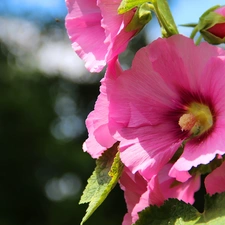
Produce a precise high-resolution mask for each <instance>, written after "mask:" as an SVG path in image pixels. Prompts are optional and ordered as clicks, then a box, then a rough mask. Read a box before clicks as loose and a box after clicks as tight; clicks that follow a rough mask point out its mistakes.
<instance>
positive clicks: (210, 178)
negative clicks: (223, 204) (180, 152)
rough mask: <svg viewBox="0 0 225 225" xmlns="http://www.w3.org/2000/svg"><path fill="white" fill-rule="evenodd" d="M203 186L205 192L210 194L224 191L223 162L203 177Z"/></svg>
mask: <svg viewBox="0 0 225 225" xmlns="http://www.w3.org/2000/svg"><path fill="white" fill-rule="evenodd" d="M205 188H206V192H207V193H209V194H210V195H213V194H215V193H222V192H224V191H225V162H223V163H222V165H221V166H219V167H217V168H216V169H215V170H213V171H212V172H211V173H210V174H209V175H207V177H206V178H205Z"/></svg>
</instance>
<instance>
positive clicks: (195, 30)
mask: <svg viewBox="0 0 225 225" xmlns="http://www.w3.org/2000/svg"><path fill="white" fill-rule="evenodd" d="M197 32H198V25H197V26H195V28H194V29H193V31H192V32H191V35H190V38H191V39H194V37H195V35H196V34H197Z"/></svg>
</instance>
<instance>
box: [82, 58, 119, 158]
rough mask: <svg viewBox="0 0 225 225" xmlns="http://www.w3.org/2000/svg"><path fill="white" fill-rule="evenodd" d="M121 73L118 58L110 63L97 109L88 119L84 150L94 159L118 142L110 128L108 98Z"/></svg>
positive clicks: (102, 84) (103, 80) (101, 88)
mask: <svg viewBox="0 0 225 225" xmlns="http://www.w3.org/2000/svg"><path fill="white" fill-rule="evenodd" d="M121 72H122V69H121V68H120V66H119V64H118V62H117V58H114V59H113V60H112V61H111V62H109V66H108V68H107V71H106V74H105V77H104V78H103V79H102V80H101V87H100V92H101V93H100V95H99V96H98V99H97V101H96V103H95V108H94V110H93V111H92V112H91V113H90V114H89V115H88V118H87V119H86V127H87V129H88V135H89V136H88V139H87V140H86V141H85V142H84V144H83V149H84V151H86V152H88V153H89V154H90V155H91V156H92V157H93V158H99V156H101V154H102V153H103V152H104V151H105V150H106V149H108V148H110V147H112V145H113V144H114V143H115V142H116V140H115V139H114V138H113V137H112V135H111V134H110V132H109V128H108V114H109V112H108V110H109V109H108V108H109V100H108V97H109V95H110V91H111V88H110V87H111V86H112V84H113V83H114V82H115V80H116V78H117V77H118V76H119V75H120V73H121Z"/></svg>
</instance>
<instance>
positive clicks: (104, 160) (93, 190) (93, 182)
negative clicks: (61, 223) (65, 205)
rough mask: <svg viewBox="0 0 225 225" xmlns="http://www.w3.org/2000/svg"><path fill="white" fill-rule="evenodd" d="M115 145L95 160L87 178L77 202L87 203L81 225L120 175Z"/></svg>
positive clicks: (119, 162) (119, 163)
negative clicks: (92, 169)
mask: <svg viewBox="0 0 225 225" xmlns="http://www.w3.org/2000/svg"><path fill="white" fill-rule="evenodd" d="M117 147H118V144H115V145H114V146H113V147H112V148H110V149H108V150H107V151H105V152H104V153H103V155H102V156H101V157H100V158H99V159H97V160H96V168H95V170H94V172H93V174H92V175H91V177H90V178H89V179H88V184H87V186H86V188H85V190H84V192H83V195H82V196H81V199H80V202H79V204H83V203H89V206H88V208H87V210H86V214H85V216H84V217H83V219H82V221H81V225H82V224H83V223H84V222H85V221H87V219H88V218H89V217H90V216H91V215H92V214H93V212H94V211H95V210H96V209H97V208H98V207H99V206H100V205H101V204H102V202H103V201H104V200H105V199H106V197H107V196H108V194H109V193H110V192H111V190H112V189H113V188H114V187H115V185H116V184H117V181H118V179H119V178H120V176H121V173H122V171H123V164H122V162H121V160H120V157H119V152H118V151H117Z"/></svg>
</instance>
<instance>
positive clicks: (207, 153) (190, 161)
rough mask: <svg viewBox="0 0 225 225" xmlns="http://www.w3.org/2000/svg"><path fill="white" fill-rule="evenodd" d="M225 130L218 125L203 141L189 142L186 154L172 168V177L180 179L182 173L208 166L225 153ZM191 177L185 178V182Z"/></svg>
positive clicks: (186, 146)
mask: <svg viewBox="0 0 225 225" xmlns="http://www.w3.org/2000/svg"><path fill="white" fill-rule="evenodd" d="M224 146H225V130H224V127H220V126H219V125H216V126H215V128H214V130H213V132H212V133H211V134H210V135H209V136H208V137H207V138H205V139H203V140H202V141H198V140H192V141H189V142H187V144H186V145H185V148H184V152H183V154H182V155H181V157H180V158H179V159H178V160H177V162H176V163H175V164H174V166H173V167H172V168H171V171H170V176H172V177H175V178H178V176H179V173H180V172H181V171H188V170H190V169H191V168H192V167H197V166H198V165H200V164H208V163H209V162H210V161H211V160H213V159H214V158H215V156H216V155H217V154H220V155H223V154H224V153H225V149H224ZM188 178H189V177H188V176H187V177H186V176H185V177H184V178H183V180H182V181H183V182H184V181H185V180H187V179H188Z"/></svg>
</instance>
